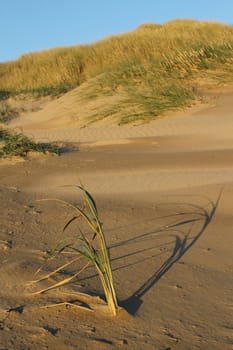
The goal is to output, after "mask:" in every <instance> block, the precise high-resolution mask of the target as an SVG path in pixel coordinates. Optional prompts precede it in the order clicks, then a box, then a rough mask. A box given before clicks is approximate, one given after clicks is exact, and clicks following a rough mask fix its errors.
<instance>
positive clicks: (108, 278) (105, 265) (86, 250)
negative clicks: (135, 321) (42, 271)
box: [33, 185, 119, 316]
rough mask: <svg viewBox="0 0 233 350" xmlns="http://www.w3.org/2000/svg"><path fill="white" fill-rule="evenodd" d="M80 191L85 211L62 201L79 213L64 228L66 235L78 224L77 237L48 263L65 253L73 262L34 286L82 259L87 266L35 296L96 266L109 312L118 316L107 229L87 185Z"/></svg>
mask: <svg viewBox="0 0 233 350" xmlns="http://www.w3.org/2000/svg"><path fill="white" fill-rule="evenodd" d="M77 187H78V188H79V189H80V190H81V192H82V195H83V206H82V208H80V207H79V206H76V205H73V204H70V203H67V202H65V201H61V202H62V203H63V204H64V203H65V204H66V205H68V206H69V207H71V208H72V209H74V211H75V215H74V216H72V218H71V219H70V220H69V221H68V222H67V223H66V225H65V227H64V228H63V233H65V232H66V230H67V229H68V227H69V226H70V225H71V224H72V223H73V222H77V223H78V225H77V229H76V230H77V231H76V235H75V237H74V239H72V240H71V241H70V242H67V240H66V239H65V240H64V242H65V243H59V244H58V245H56V247H55V248H53V249H52V250H50V251H48V252H47V259H48V260H50V259H53V258H58V257H59V256H60V255H62V254H65V253H67V254H69V256H71V258H70V259H69V261H68V262H66V263H65V264H63V265H62V266H60V267H58V268H56V269H55V270H54V271H52V272H50V273H49V274H48V275H46V276H44V277H42V278H40V279H39V280H37V281H34V282H35V283H37V282H41V281H42V280H46V279H49V278H50V277H51V276H52V275H54V274H56V273H59V272H61V271H62V270H64V269H65V268H67V267H68V266H70V265H72V264H73V263H75V262H77V261H78V260H80V258H84V264H83V266H82V267H81V268H80V269H78V271H76V272H75V273H73V275H71V276H70V277H66V278H64V279H62V280H61V281H59V282H58V283H55V284H53V285H51V286H50V287H48V288H45V289H42V290H40V291H37V292H36V293H33V294H41V293H45V292H46V291H48V290H51V289H54V288H56V287H61V286H62V285H65V284H67V283H70V282H71V281H72V280H74V279H75V278H77V277H78V276H79V275H80V274H81V273H82V272H83V271H84V270H85V269H86V268H87V267H88V266H89V265H93V266H94V267H95V269H96V271H97V273H98V276H99V278H100V281H101V285H102V287H103V291H104V295H105V298H106V303H107V306H108V309H109V312H110V313H111V314H112V315H114V316H115V315H116V314H117V312H118V310H119V306H118V302H117V296H116V291H115V287H114V283H113V276H112V268H111V261H110V254H109V249H108V247H107V242H106V237H105V233H104V230H103V225H102V223H101V221H100V219H99V215H98V211H97V207H96V203H95V201H94V199H93V197H92V196H91V194H90V193H89V192H88V191H87V190H86V189H85V188H84V186H83V185H80V186H77ZM58 201H60V200H58ZM81 227H82V228H81ZM83 227H84V228H83ZM84 230H85V231H84ZM72 253H74V254H75V257H73V256H72ZM47 259H46V260H47Z"/></svg>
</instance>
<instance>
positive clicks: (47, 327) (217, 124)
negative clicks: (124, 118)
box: [0, 88, 233, 350]
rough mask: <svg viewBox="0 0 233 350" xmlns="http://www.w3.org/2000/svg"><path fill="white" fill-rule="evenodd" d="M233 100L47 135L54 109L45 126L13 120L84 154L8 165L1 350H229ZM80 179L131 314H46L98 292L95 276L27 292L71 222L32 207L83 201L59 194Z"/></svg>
mask: <svg viewBox="0 0 233 350" xmlns="http://www.w3.org/2000/svg"><path fill="white" fill-rule="evenodd" d="M232 97H233V89H232V88H222V89H221V90H219V91H212V92H210V93H209V101H210V102H211V105H209V106H207V105H206V106H204V107H203V108H200V107H198V108H197V107H195V108H194V109H190V110H189V111H186V112H183V113H179V114H177V115H174V116H170V117H167V118H163V119H161V120H158V121H155V122H152V123H151V124H147V125H140V126H125V127H118V126H112V125H111V126H108V125H102V126H101V125H94V126H92V127H88V128H84V129H80V128H78V126H75V125H72V126H66V127H64V126H62V127H61V126H60V127H58V128H57V127H55V126H54V125H53V127H51V128H50V129H45V125H46V113H45V114H44V117H43V118H44V120H43V128H41V127H40V125H39V124H37V125H34V127H33V126H32V124H30V125H29V124H28V126H27V123H26V119H25V117H23V118H22V119H21V120H20V119H19V120H16V121H15V122H14V126H15V125H16V124H17V125H20V123H22V124H21V126H23V127H25V130H26V131H27V133H29V134H33V135H34V137H35V138H36V139H40V140H41V139H50V140H59V141H69V142H79V147H80V151H79V152H74V153H68V154H63V155H62V156H60V157H57V156H54V157H46V156H45V157H39V158H37V159H31V160H29V161H27V162H21V163H17V164H15V165H13V164H5V165H2V166H1V167H0V174H1V188H0V196H1V199H0V200H1V211H0V215H1V231H0V232H1V237H0V239H1V241H0V243H1V245H0V247H1V250H2V251H1V253H2V254H1V268H0V273H1V278H0V295H1V305H0V345H1V347H2V348H4V349H16V350H19V349H38V350H39V349H52V350H53V349H61V350H66V349H90V348H93V349H97V350H98V349H130V350H131V349H135V350H141V349H148V350H149V349H150V350H152V349H160V350H165V349H166V350H168V349H172V350H174V349H177V350H186V349H190V350H193V349H203V350H204V349H205V350H206V349H207V350H220V349H223V350H225V349H226V350H228V349H232V348H233V323H232V320H233V300H232V295H233V279H232V273H233V260H232V253H233V235H232V227H233V215H232V198H233V162H232V160H233V118H232V110H233V98H232ZM27 118H28V117H27ZM47 118H49V115H48V114H47ZM29 126H30V127H29ZM79 178H81V179H82V180H83V182H84V183H85V184H86V186H87V187H88V189H89V190H91V192H92V193H93V195H94V196H95V197H96V199H97V204H98V206H99V210H100V216H101V219H102V220H103V222H104V227H105V230H106V234H107V239H108V242H109V245H110V247H111V256H112V263H113V270H114V278H115V283H116V289H117V292H118V297H119V300H120V302H121V304H122V305H123V306H124V307H125V309H126V310H128V314H126V313H124V312H123V313H120V314H119V316H118V317H117V318H111V317H109V316H107V315H106V314H102V313H101V312H100V311H95V312H94V313H92V312H86V311H82V310H80V309H79V308H77V307H75V306H71V307H69V308H67V307H65V306H64V305H63V306H57V307H53V308H41V306H46V305H50V304H51V303H52V302H58V301H64V300H75V298H77V297H76V296H75V294H74V293H75V292H76V291H77V290H80V289H81V290H82V291H90V290H91V291H93V292H96V293H98V294H99V293H100V294H101V292H102V291H101V287H100V285H99V282H98V279H97V278H96V276H95V273H94V271H93V270H91V269H90V270H88V271H87V272H86V273H85V274H84V276H83V278H82V279H81V281H79V282H75V283H72V284H70V285H68V286H67V287H64V288H61V289H60V290H57V291H51V292H50V293H48V294H45V295H43V296H42V297H32V296H30V295H29V294H28V293H29V292H31V291H33V290H34V289H35V287H33V286H31V285H28V282H29V281H31V280H33V279H34V278H35V277H34V272H35V271H36V270H37V268H38V267H39V266H40V265H41V262H42V253H41V252H42V251H44V250H46V249H48V248H49V247H51V246H52V245H53V244H54V241H57V240H59V239H60V238H61V228H62V227H63V225H64V223H65V222H66V221H67V220H68V219H69V218H70V217H71V216H72V213H71V212H70V210H69V209H68V208H66V207H64V206H63V205H59V204H56V203H53V202H36V201H35V199H38V198H44V197H54V196H56V197H59V198H65V199H68V200H70V201H77V200H78V201H79V199H80V197H79V194H78V191H77V190H76V189H75V188H67V187H66V188H64V187H62V185H64V184H71V185H75V184H77V182H78V179H79ZM69 234H71V232H70V233H69ZM49 268H50V267H45V270H49ZM51 282H52V281H51ZM43 285H45V283H44V284H42V286H43ZM80 285H81V287H80ZM64 292H66V294H64Z"/></svg>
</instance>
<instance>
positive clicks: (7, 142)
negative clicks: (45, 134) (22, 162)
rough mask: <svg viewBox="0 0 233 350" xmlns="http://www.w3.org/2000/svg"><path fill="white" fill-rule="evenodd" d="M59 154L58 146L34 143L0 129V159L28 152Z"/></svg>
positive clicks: (20, 134)
mask: <svg viewBox="0 0 233 350" xmlns="http://www.w3.org/2000/svg"><path fill="white" fill-rule="evenodd" d="M32 151H34V152H42V153H48V152H49V153H56V154H58V153H59V149H58V146H57V145H55V144H50V143H36V142H34V141H33V140H32V139H30V138H29V137H27V136H25V135H24V134H23V133H21V132H14V131H10V130H8V129H6V128H4V127H0V158H3V157H11V156H20V157H25V156H27V154H28V153H29V152H32Z"/></svg>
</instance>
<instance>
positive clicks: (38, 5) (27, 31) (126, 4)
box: [0, 0, 233, 62]
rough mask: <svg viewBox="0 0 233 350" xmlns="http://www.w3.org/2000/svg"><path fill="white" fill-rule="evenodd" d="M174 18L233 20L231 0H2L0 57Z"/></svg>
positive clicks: (85, 39)
mask: <svg viewBox="0 0 233 350" xmlns="http://www.w3.org/2000/svg"><path fill="white" fill-rule="evenodd" d="M176 18H194V19H200V20H217V21H221V22H225V23H228V24H233V0H0V41H1V50H0V62H3V61H6V60H12V59H16V58H17V57H19V56H20V55H21V54H24V53H27V52H32V51H37V50H41V49H45V48H50V47H57V46H66V45H75V44H82V43H91V42H94V41H97V40H99V39H102V38H104V37H106V36H109V35H112V34H118V33H122V32H127V31H129V30H132V29H134V28H136V27H137V26H138V25H140V24H142V23H146V22H156V23H164V22H166V21H168V20H171V19H176Z"/></svg>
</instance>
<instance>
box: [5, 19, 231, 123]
mask: <svg viewBox="0 0 233 350" xmlns="http://www.w3.org/2000/svg"><path fill="white" fill-rule="evenodd" d="M232 63H233V27H232V26H229V25H226V24H222V23H214V22H200V21H195V20H176V21H171V22H168V23H165V24H164V25H159V24H153V23H148V24H143V25H141V26H139V27H138V28H137V29H136V30H133V31H131V32H128V33H125V34H121V35H116V36H111V37H109V38H105V39H103V40H101V41H99V42H96V43H93V44H91V45H78V46H73V47H60V48H55V49H50V50H44V51H41V52H34V53H30V54H25V55H23V56H22V57H20V58H19V59H18V60H16V61H11V62H6V63H3V64H1V65H0V92H1V93H2V94H3V95H4V94H6V91H9V93H10V94H12V93H20V92H24V93H25V92H30V93H32V92H33V93H36V94H45V95H46V94H62V93H64V92H66V91H68V90H70V89H72V88H74V87H77V86H79V85H81V84H82V83H83V82H86V81H88V80H89V79H91V78H94V77H96V78H97V79H96V83H95V84H94V85H95V86H92V87H91V89H90V92H89V93H87V99H88V98H93V95H95V96H96V95H113V94H116V93H119V92H120V93H123V94H124V95H125V96H126V98H125V99H124V103H121V105H119V106H118V107H117V109H122V110H125V107H127V108H126V109H128V110H130V113H129V114H128V113H126V114H125V115H123V116H122V119H121V121H120V123H127V122H130V121H132V120H137V119H139V120H149V119H151V118H154V117H156V116H157V115H160V114H162V113H163V112H164V111H167V110H169V109H173V108H176V107H180V106H184V105H187V104H188V103H190V101H192V100H193V99H194V98H195V82H194V81H196V80H197V79H198V78H199V77H201V76H203V72H204V73H205V74H207V76H208V75H210V76H211V79H213V80H215V81H216V82H219V81H220V82H221V81H225V80H229V72H232ZM219 71H221V74H217V72H218V73H219ZM215 72H216V74H215ZM92 85H93V84H92ZM128 107H130V108H128ZM132 110H133V112H132ZM110 113H111V111H110Z"/></svg>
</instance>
